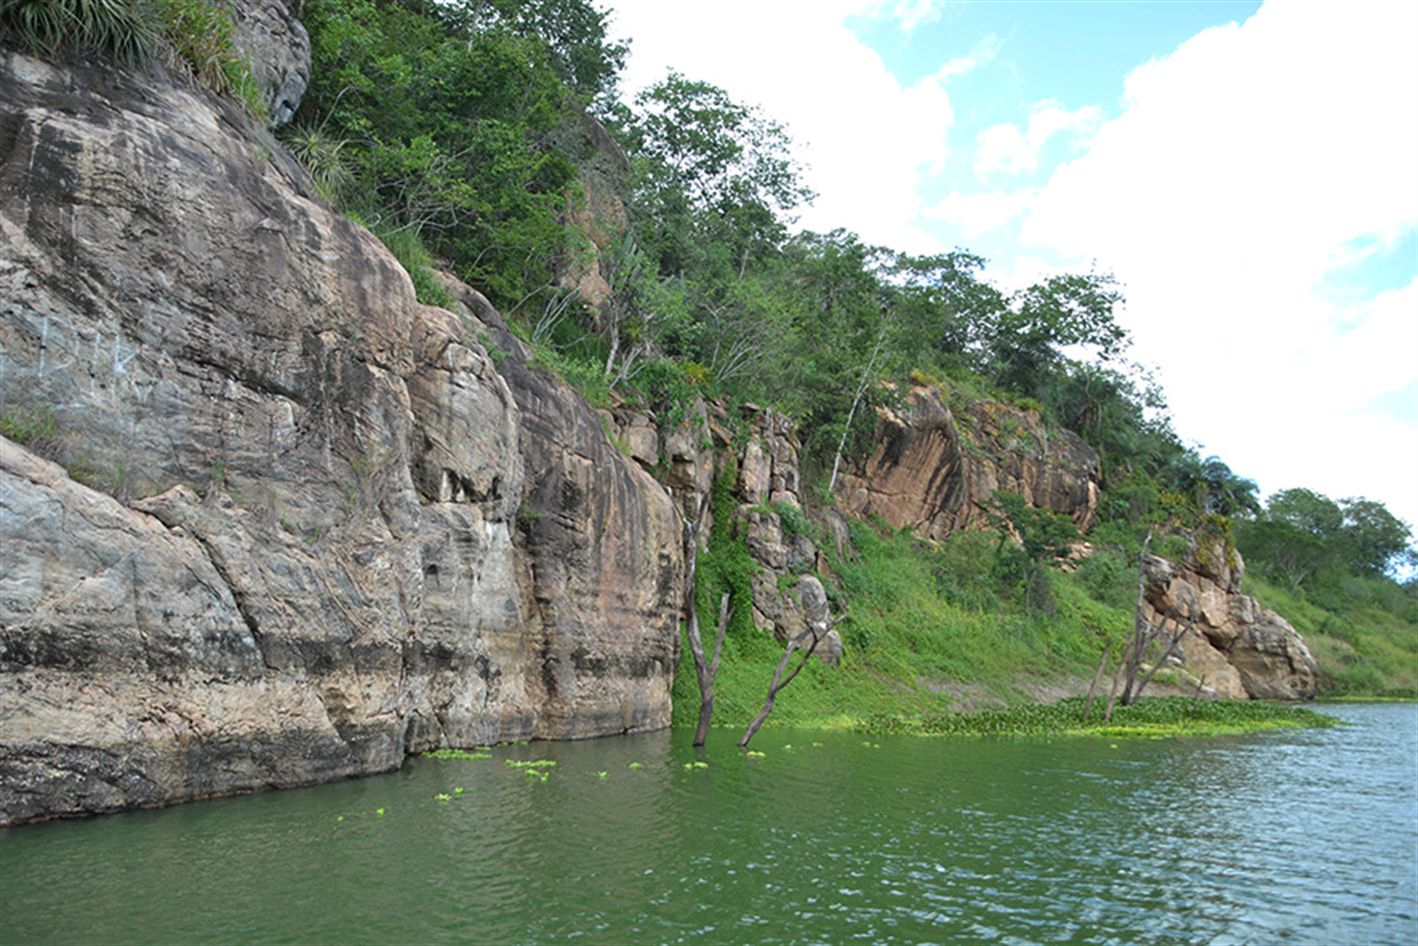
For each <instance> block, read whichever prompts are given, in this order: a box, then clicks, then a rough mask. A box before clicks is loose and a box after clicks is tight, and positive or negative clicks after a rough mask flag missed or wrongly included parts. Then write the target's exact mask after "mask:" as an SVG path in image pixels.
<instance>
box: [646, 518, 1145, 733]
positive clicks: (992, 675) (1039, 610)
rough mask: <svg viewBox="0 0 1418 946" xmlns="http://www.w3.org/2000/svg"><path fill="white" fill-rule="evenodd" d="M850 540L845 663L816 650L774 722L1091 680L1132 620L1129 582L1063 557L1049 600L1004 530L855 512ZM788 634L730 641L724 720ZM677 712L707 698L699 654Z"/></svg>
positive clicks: (767, 669) (815, 721)
mask: <svg viewBox="0 0 1418 946" xmlns="http://www.w3.org/2000/svg"><path fill="white" fill-rule="evenodd" d="M851 538H852V550H851V552H850V554H849V555H848V556H847V557H845V558H842V559H837V558H834V559H833V562H832V571H833V573H834V574H835V575H836V577H837V579H838V580H839V581H840V587H841V591H840V600H841V601H842V602H843V603H844V604H846V605H847V606H848V607H849V608H850V616H849V618H848V620H847V621H846V622H844V623H843V624H842V626H841V627H842V636H843V644H844V648H843V655H842V659H841V663H840V664H839V665H838V666H836V667H829V666H827V665H825V664H823V663H821V662H819V661H816V660H814V661H812V662H810V663H809V665H808V667H807V668H806V669H805V670H804V671H803V673H802V674H801V675H800V676H799V677H798V678H797V679H796V680H795V681H794V682H793V684H792V686H791V688H790V689H788V690H785V691H784V693H783V696H782V697H781V698H780V699H779V700H778V702H777V706H776V707H775V709H774V715H773V723H774V724H775V725H784V726H788V725H795V724H796V725H824V724H827V725H848V724H853V723H859V722H861V721H862V720H864V719H865V718H867V717H869V716H872V715H874V714H875V715H895V716H902V717H915V716H923V715H924V716H929V715H931V714H934V713H940V712H945V711H955V710H961V709H964V710H979V709H984V708H988V707H992V706H994V707H997V706H1003V705H1005V704H1006V703H1015V702H1022V701H1036V700H1039V699H1041V698H1045V699H1048V698H1057V697H1059V696H1063V695H1066V694H1068V693H1075V692H1081V689H1082V688H1084V687H1086V686H1087V680H1088V677H1089V676H1090V675H1091V674H1092V672H1093V670H1094V668H1095V667H1096V665H1097V662H1098V656H1099V652H1100V650H1101V644H1100V641H1101V640H1102V639H1103V638H1104V637H1107V638H1112V639H1117V638H1120V637H1121V635H1122V633H1123V632H1124V631H1125V629H1126V628H1128V627H1130V626H1131V622H1132V601H1131V595H1132V594H1133V593H1135V592H1134V591H1129V590H1128V589H1127V588H1126V587H1125V586H1126V582H1124V583H1122V584H1121V585H1120V584H1119V583H1117V582H1114V581H1112V580H1111V578H1110V577H1109V576H1105V575H1099V574H1095V573H1093V572H1090V571H1086V570H1085V571H1083V572H1073V573H1065V572H1060V571H1053V572H1051V573H1050V574H1048V575H1047V576H1046V577H1045V581H1046V582H1047V587H1048V597H1049V599H1050V600H1049V602H1048V604H1047V605H1046V606H1044V607H1039V606H1038V605H1037V604H1035V603H1033V602H1031V601H1030V600H1028V599H1029V597H1030V591H1029V590H1028V589H1025V588H1022V587H1021V586H1019V585H1018V584H1017V583H1014V582H1010V581H1008V580H1001V579H1000V578H999V577H998V576H997V574H996V573H995V569H994V562H995V560H996V547H997V544H998V538H997V536H996V535H994V534H992V533H988V532H980V531H974V532H962V533H957V534H955V535H952V536H949V537H948V538H946V539H944V540H943V541H940V542H934V543H933V542H928V541H926V540H922V539H919V538H917V537H915V536H913V535H912V534H911V533H909V532H908V531H905V530H896V529H892V528H890V527H888V526H885V525H884V524H883V523H880V522H877V523H867V522H861V521H854V522H852V524H851ZM781 655H782V646H781V645H780V644H777V643H776V642H774V641H771V640H767V639H765V638H764V637H763V636H762V635H733V634H731V635H730V636H729V638H728V640H727V642H726V644H725V655H724V660H723V666H722V667H721V669H720V671H719V683H718V685H717V686H716V688H715V694H716V705H715V718H716V722H717V724H719V725H723V726H730V727H732V726H740V727H741V726H743V725H745V724H746V723H747V721H748V720H749V719H751V718H752V716H753V714H754V713H755V712H757V710H758V708H759V707H760V706H761V705H762V702H763V697H764V693H765V691H766V690H767V686H768V682H769V679H770V678H771V676H772V672H773V667H774V666H775V664H776V663H777V661H778V659H779V658H780V657H781ZM674 707H675V709H674V713H675V721H676V723H678V724H690V723H692V721H693V720H694V719H695V718H696V717H695V714H696V713H697V711H698V693H697V690H696V689H695V681H694V675H693V669H692V667H689V668H686V666H685V664H684V662H682V663H681V667H680V671H679V673H678V674H677V675H676V678H675V689H674Z"/></svg>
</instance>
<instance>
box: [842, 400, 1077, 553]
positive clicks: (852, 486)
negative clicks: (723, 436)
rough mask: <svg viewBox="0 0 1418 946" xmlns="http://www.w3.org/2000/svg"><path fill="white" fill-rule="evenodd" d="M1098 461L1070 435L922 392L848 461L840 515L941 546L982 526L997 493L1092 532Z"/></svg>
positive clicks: (1003, 410)
mask: <svg viewBox="0 0 1418 946" xmlns="http://www.w3.org/2000/svg"><path fill="white" fill-rule="evenodd" d="M1097 476H1098V457H1097V455H1096V454H1095V453H1094V452H1093V450H1092V448H1091V447H1089V446H1088V445H1087V444H1086V443H1084V442H1083V440H1082V438H1080V437H1078V436H1077V435H1076V434H1073V433H1071V432H1069V431H1066V430H1057V429H1052V428H1049V427H1047V426H1045V425H1044V424H1043V423H1042V422H1041V421H1040V419H1039V416H1038V415H1037V414H1036V413H1034V412H1032V411H1027V410H1023V409H1020V408H1016V407H1012V406H1010V405H1007V404H1002V403H999V402H995V401H970V402H962V403H960V404H958V405H957V404H955V403H953V402H952V403H950V404H947V403H946V400H945V399H944V398H943V397H942V394H941V392H940V391H939V390H938V389H935V388H927V387H916V388H913V389H912V390H911V391H910V392H909V394H908V402H907V407H906V409H905V411H904V413H902V414H896V413H894V412H891V411H883V412H882V413H881V416H880V419H879V421H878V424H877V434H876V449H875V450H874V451H873V452H872V454H871V456H869V457H868V458H866V459H865V460H859V461H856V462H854V463H849V464H848V465H847V466H846V468H845V470H844V473H843V475H842V478H841V482H840V484H839V485H838V489H837V497H838V501H839V503H840V504H841V508H842V509H843V510H844V511H846V512H848V513H851V514H853V515H858V516H880V517H881V518H882V519H884V520H886V521H887V522H888V523H890V524H891V525H893V526H895V527H896V528H898V529H899V528H903V527H908V526H909V527H910V528H911V529H913V530H915V531H916V532H917V533H918V534H920V535H922V536H924V537H926V538H929V539H941V538H944V537H945V536H947V535H949V534H950V533H952V532H955V531H957V530H959V529H965V528H969V527H970V526H972V525H977V524H978V523H979V522H980V521H981V518H982V513H983V509H984V504H985V503H987V502H989V500H990V497H991V496H993V495H994V492H995V490H1004V491H1005V492H1010V493H1017V494H1019V495H1021V496H1023V497H1024V498H1025V499H1026V500H1027V501H1028V502H1029V504H1030V505H1032V506H1035V507H1037V508H1042V509H1049V510H1052V511H1054V512H1057V513H1061V514H1063V515H1067V516H1069V517H1070V518H1072V519H1073V520H1074V522H1075V523H1077V524H1078V526H1079V528H1080V529H1086V528H1088V525H1089V523H1090V522H1092V519H1093V514H1094V511H1095V510H1096V508H1097V505H1098V484H1097Z"/></svg>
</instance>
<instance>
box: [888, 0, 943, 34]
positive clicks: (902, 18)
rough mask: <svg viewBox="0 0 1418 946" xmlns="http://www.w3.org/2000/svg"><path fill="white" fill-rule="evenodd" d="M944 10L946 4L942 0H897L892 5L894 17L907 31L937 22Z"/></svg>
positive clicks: (904, 30) (903, 29)
mask: <svg viewBox="0 0 1418 946" xmlns="http://www.w3.org/2000/svg"><path fill="white" fill-rule="evenodd" d="M944 12H945V4H944V3H943V2H941V0H896V3H894V4H892V5H891V16H892V18H893V19H894V20H896V22H897V24H899V25H900V27H901V29H902V31H903V32H906V33H910V32H912V31H913V30H915V29H916V27H918V26H927V25H929V24H931V23H934V22H936V21H937V20H939V19H940V17H941V14H942V13H944Z"/></svg>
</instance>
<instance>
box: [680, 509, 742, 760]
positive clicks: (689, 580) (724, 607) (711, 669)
mask: <svg viewBox="0 0 1418 946" xmlns="http://www.w3.org/2000/svg"><path fill="white" fill-rule="evenodd" d="M708 508H709V497H708V496H707V495H706V496H705V497H704V499H703V501H702V502H700V504H699V514H698V515H697V516H695V518H694V521H692V522H691V521H690V520H688V519H686V520H685V523H684V560H685V563H686V568H685V582H684V588H685V590H684V597H685V602H684V607H685V633H686V635H687V636H688V637H689V652H690V653H691V654H692V655H693V656H694V675H695V677H696V679H698V681H699V725H698V726H697V727H696V728H695V730H694V745H696V746H702V745H704V742H705V740H706V739H708V738H709V720H710V719H711V718H712V717H713V715H714V678H715V677H717V676H718V675H719V658H720V657H722V656H723V654H724V632H725V631H727V630H728V628H729V620H730V619H731V618H732V617H733V610H732V609H731V608H730V607H729V593H728V592H727V591H726V592H724V595H723V597H722V598H720V599H719V630H718V633H717V634H716V635H715V637H714V656H713V657H711V658H706V657H705V654H704V639H703V637H702V636H701V635H700V633H699V603H698V599H697V596H696V594H695V592H696V583H697V578H698V573H699V531H700V529H701V527H702V526H703V524H704V516H705V515H706V513H707V510H708Z"/></svg>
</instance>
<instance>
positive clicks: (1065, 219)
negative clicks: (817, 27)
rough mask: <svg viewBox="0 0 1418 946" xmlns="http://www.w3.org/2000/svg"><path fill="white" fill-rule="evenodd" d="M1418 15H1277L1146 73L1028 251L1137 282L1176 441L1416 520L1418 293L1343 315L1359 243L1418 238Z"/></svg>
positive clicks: (1212, 33) (1044, 212)
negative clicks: (1343, 279)
mask: <svg viewBox="0 0 1418 946" xmlns="http://www.w3.org/2000/svg"><path fill="white" fill-rule="evenodd" d="M1415 47H1418V5H1412V4H1396V3H1395V4H1352V5H1345V6H1344V7H1342V8H1341V7H1338V6H1333V5H1325V4H1278V5H1277V4H1273V3H1272V4H1267V5H1266V6H1264V7H1263V8H1262V9H1261V10H1260V11H1259V12H1258V13H1257V14H1256V15H1255V16H1253V17H1252V18H1251V19H1249V20H1248V21H1246V22H1245V23H1244V24H1243V25H1236V24H1231V25H1228V26H1224V27H1217V28H1214V29H1209V30H1206V31H1204V32H1202V33H1200V34H1198V35H1197V36H1195V37H1193V38H1192V39H1191V40H1189V41H1187V42H1186V43H1184V44H1183V45H1182V46H1181V47H1179V48H1178V49H1177V50H1176V51H1175V52H1173V53H1172V54H1171V55H1169V56H1166V57H1163V58H1160V59H1157V60H1154V61H1152V62H1150V63H1148V64H1146V65H1145V66H1142V67H1140V68H1138V69H1137V70H1135V71H1134V72H1133V73H1132V74H1131V75H1130V76H1129V77H1128V80H1127V83H1126V86H1125V94H1124V102H1123V104H1124V108H1123V112H1122V114H1121V115H1120V116H1119V117H1118V118H1116V119H1115V120H1112V121H1109V122H1107V123H1106V124H1104V125H1103V126H1102V127H1101V128H1100V129H1099V130H1098V132H1097V134H1096V136H1095V138H1094V139H1093V143H1092V145H1091V146H1090V148H1089V149H1088V151H1087V152H1086V153H1085V154H1084V155H1083V156H1082V157H1080V158H1078V159H1076V160H1074V161H1072V162H1071V163H1069V164H1066V165H1064V166H1062V167H1061V168H1059V169H1058V171H1057V172H1056V173H1055V174H1054V175H1053V177H1052V179H1051V180H1050V181H1049V182H1048V183H1047V185H1045V186H1044V187H1043V188H1042V190H1041V191H1040V192H1039V193H1038V195H1037V198H1036V200H1035V201H1034V203H1033V206H1032V209H1031V210H1030V211H1029V212H1028V213H1027V215H1026V216H1025V218H1024V221H1023V224H1022V227H1021V237H1022V240H1023V242H1024V243H1026V244H1032V245H1034V246H1036V247H1038V248H1048V249H1051V250H1053V251H1055V252H1057V253H1059V254H1060V256H1061V258H1064V259H1067V260H1070V261H1083V260H1086V259H1091V258H1095V257H1096V258H1097V259H1098V260H1099V261H1100V262H1101V263H1102V265H1104V266H1105V267H1110V268H1113V269H1114V270H1116V272H1117V274H1118V275H1119V277H1120V278H1121V279H1122V280H1123V281H1124V282H1125V283H1126V285H1127V288H1128V297H1129V304H1128V307H1127V312H1126V315H1125V319H1126V321H1127V323H1128V324H1129V327H1130V329H1131V330H1132V332H1133V335H1134V337H1135V338H1136V341H1137V354H1138V355H1139V356H1140V357H1141V358H1142V359H1143V360H1145V361H1155V362H1156V363H1158V364H1159V365H1160V366H1161V368H1162V380H1163V382H1164V384H1165V386H1166V389H1167V391H1168V394H1169V398H1170V400H1171V402H1172V405H1173V410H1174V414H1175V416H1176V420H1177V426H1178V428H1179V431H1180V432H1181V433H1182V434H1183V435H1184V436H1188V437H1193V438H1199V439H1202V440H1204V441H1205V447H1206V449H1207V450H1208V451H1213V452H1216V453H1219V454H1221V455H1222V456H1223V457H1224V458H1225V459H1226V460H1227V461H1228V462H1229V463H1230V464H1231V465H1232V467H1233V468H1235V469H1237V470H1238V471H1239V472H1241V473H1242V474H1244V475H1248V476H1252V477H1255V478H1257V479H1259V480H1260V482H1261V485H1262V486H1263V487H1264V488H1266V489H1275V488H1282V487H1285V486H1292V485H1296V484H1305V485H1310V486H1312V487H1313V488H1316V489H1320V490H1322V491H1324V492H1329V493H1331V494H1333V495H1336V496H1339V495H1353V494H1366V495H1369V496H1371V497H1372V498H1375V499H1380V500H1381V501H1383V502H1385V503H1387V504H1388V505H1389V506H1390V508H1391V509H1393V510H1394V511H1395V512H1396V513H1398V514H1399V515H1401V516H1403V517H1404V518H1406V519H1408V520H1409V521H1410V522H1415V523H1418V426H1415V425H1414V423H1413V422H1412V420H1411V412H1410V419H1408V420H1404V419H1403V418H1400V417H1395V416H1392V415H1382V414H1379V413H1377V412H1375V411H1374V410H1373V408H1372V407H1371V406H1370V405H1369V404H1368V402H1369V401H1371V400H1372V399H1373V398H1374V397H1376V396H1378V395H1380V394H1383V393H1385V392H1394V391H1402V390H1404V389H1405V388H1407V387H1408V386H1409V385H1411V384H1412V383H1413V381H1414V379H1415V376H1418V368H1415V366H1416V365H1418V357H1415V354H1418V281H1415V282H1414V283H1410V284H1409V285H1408V286H1406V287H1405V288H1403V289H1401V290H1397V291H1394V292H1389V293H1384V294H1382V295H1377V296H1373V294H1370V298H1368V299H1367V300H1364V299H1360V300H1359V301H1358V302H1357V303H1355V304H1351V305H1348V306H1343V305H1341V304H1339V303H1337V302H1335V301H1333V300H1331V299H1329V298H1327V297H1326V294H1325V293H1324V292H1323V291H1322V284H1323V282H1324V280H1325V277H1326V275H1327V274H1329V273H1331V272H1332V271H1333V270H1334V269H1335V267H1337V266H1340V265H1343V264H1345V263H1346V262H1351V261H1352V260H1353V259H1354V258H1355V251H1354V246H1355V241H1367V242H1374V241H1377V242H1378V243H1380V244H1386V245H1389V246H1391V245H1392V242H1393V241H1394V240H1396V239H1397V238H1398V237H1399V236H1401V235H1402V234H1404V233H1406V232H1411V231H1412V230H1413V229H1414V227H1416V226H1418V171H1415V169H1418V122H1415V121H1414V119H1413V115H1414V114H1415V102H1418V72H1415V69H1414V65H1413V63H1414V62H1415V58H1416V57H1418V48H1415Z"/></svg>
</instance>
